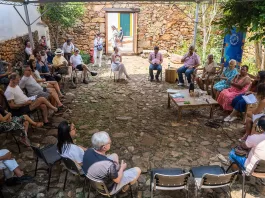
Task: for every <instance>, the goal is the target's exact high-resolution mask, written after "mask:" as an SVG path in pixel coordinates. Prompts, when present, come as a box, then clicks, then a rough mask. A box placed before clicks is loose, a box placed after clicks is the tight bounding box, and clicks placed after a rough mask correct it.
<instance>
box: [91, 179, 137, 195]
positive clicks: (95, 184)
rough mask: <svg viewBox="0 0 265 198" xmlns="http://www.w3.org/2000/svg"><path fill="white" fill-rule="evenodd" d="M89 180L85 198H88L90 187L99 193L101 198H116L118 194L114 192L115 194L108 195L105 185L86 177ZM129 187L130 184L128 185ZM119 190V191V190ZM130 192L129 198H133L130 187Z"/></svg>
mask: <svg viewBox="0 0 265 198" xmlns="http://www.w3.org/2000/svg"><path fill="white" fill-rule="evenodd" d="M87 178H88V179H89V191H88V196H87V198H89V195H90V190H91V186H92V187H93V188H94V189H95V190H96V191H97V192H98V193H100V194H101V195H103V196H107V197H112V196H113V197H116V195H117V194H118V193H119V191H118V192H116V193H115V194H112V195H111V194H110V192H109V190H108V188H107V186H106V184H105V183H104V182H102V181H99V180H95V179H91V178H89V177H87ZM129 185H130V184H129ZM120 190H121V189H120ZM130 191H131V198H133V193H132V187H131V185H130Z"/></svg>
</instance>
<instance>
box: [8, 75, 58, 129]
mask: <svg viewBox="0 0 265 198" xmlns="http://www.w3.org/2000/svg"><path fill="white" fill-rule="evenodd" d="M9 80H10V82H9V85H8V87H7V89H6V91H5V97H6V99H7V101H8V104H9V107H10V109H11V111H12V112H11V113H12V116H21V115H24V114H29V113H30V112H31V111H33V110H35V109H41V111H42V117H43V122H44V125H48V124H50V123H49V121H48V109H47V108H49V109H51V110H53V111H55V112H57V111H58V109H57V108H56V107H54V106H52V104H51V103H50V102H49V101H48V100H47V99H46V98H44V97H40V98H36V99H35V100H30V98H28V97H27V96H26V95H25V94H24V93H23V91H22V90H21V88H20V87H19V86H18V84H19V76H18V75H17V74H16V73H12V74H11V75H10V77H9Z"/></svg>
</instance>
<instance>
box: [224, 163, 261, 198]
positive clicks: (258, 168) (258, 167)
mask: <svg viewBox="0 0 265 198" xmlns="http://www.w3.org/2000/svg"><path fill="white" fill-rule="evenodd" d="M233 164H237V163H235V162H233V163H231V165H230V166H229V167H228V168H227V171H229V170H230V168H231V167H232V165H233ZM237 166H238V167H239V169H240V173H241V174H242V177H243V182H242V198H245V197H246V194H247V191H246V190H245V182H246V176H253V177H256V178H260V179H264V178H265V160H259V161H257V162H256V163H255V165H254V166H253V169H252V170H251V171H250V173H248V172H246V171H245V170H243V169H242V168H241V166H240V165H238V164H237Z"/></svg>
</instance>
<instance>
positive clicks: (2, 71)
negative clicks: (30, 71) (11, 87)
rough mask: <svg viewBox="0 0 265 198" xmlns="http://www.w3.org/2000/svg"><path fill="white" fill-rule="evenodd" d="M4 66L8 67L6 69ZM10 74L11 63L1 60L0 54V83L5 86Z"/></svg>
mask: <svg viewBox="0 0 265 198" xmlns="http://www.w3.org/2000/svg"><path fill="white" fill-rule="evenodd" d="M6 66H8V69H7V70H6ZM9 74H11V64H10V63H8V62H6V61H4V60H2V59H1V56H0V84H3V85H5V86H7V85H8V84H9V79H8V75H9Z"/></svg>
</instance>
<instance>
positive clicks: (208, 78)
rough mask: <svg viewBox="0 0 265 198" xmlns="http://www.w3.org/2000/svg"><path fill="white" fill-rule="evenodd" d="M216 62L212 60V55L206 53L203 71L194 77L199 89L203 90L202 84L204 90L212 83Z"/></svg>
mask: <svg viewBox="0 0 265 198" xmlns="http://www.w3.org/2000/svg"><path fill="white" fill-rule="evenodd" d="M217 67H218V66H217V63H216V62H215V61H214V58H213V55H212V54H209V55H208V61H206V62H205V64H204V67H203V73H202V75H201V76H198V77H197V78H196V82H197V84H198V86H199V87H200V89H202V90H204V85H205V86H206V91H207V90H208V87H209V85H210V84H211V83H212V81H213V79H214V77H215V75H216V68H217Z"/></svg>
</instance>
